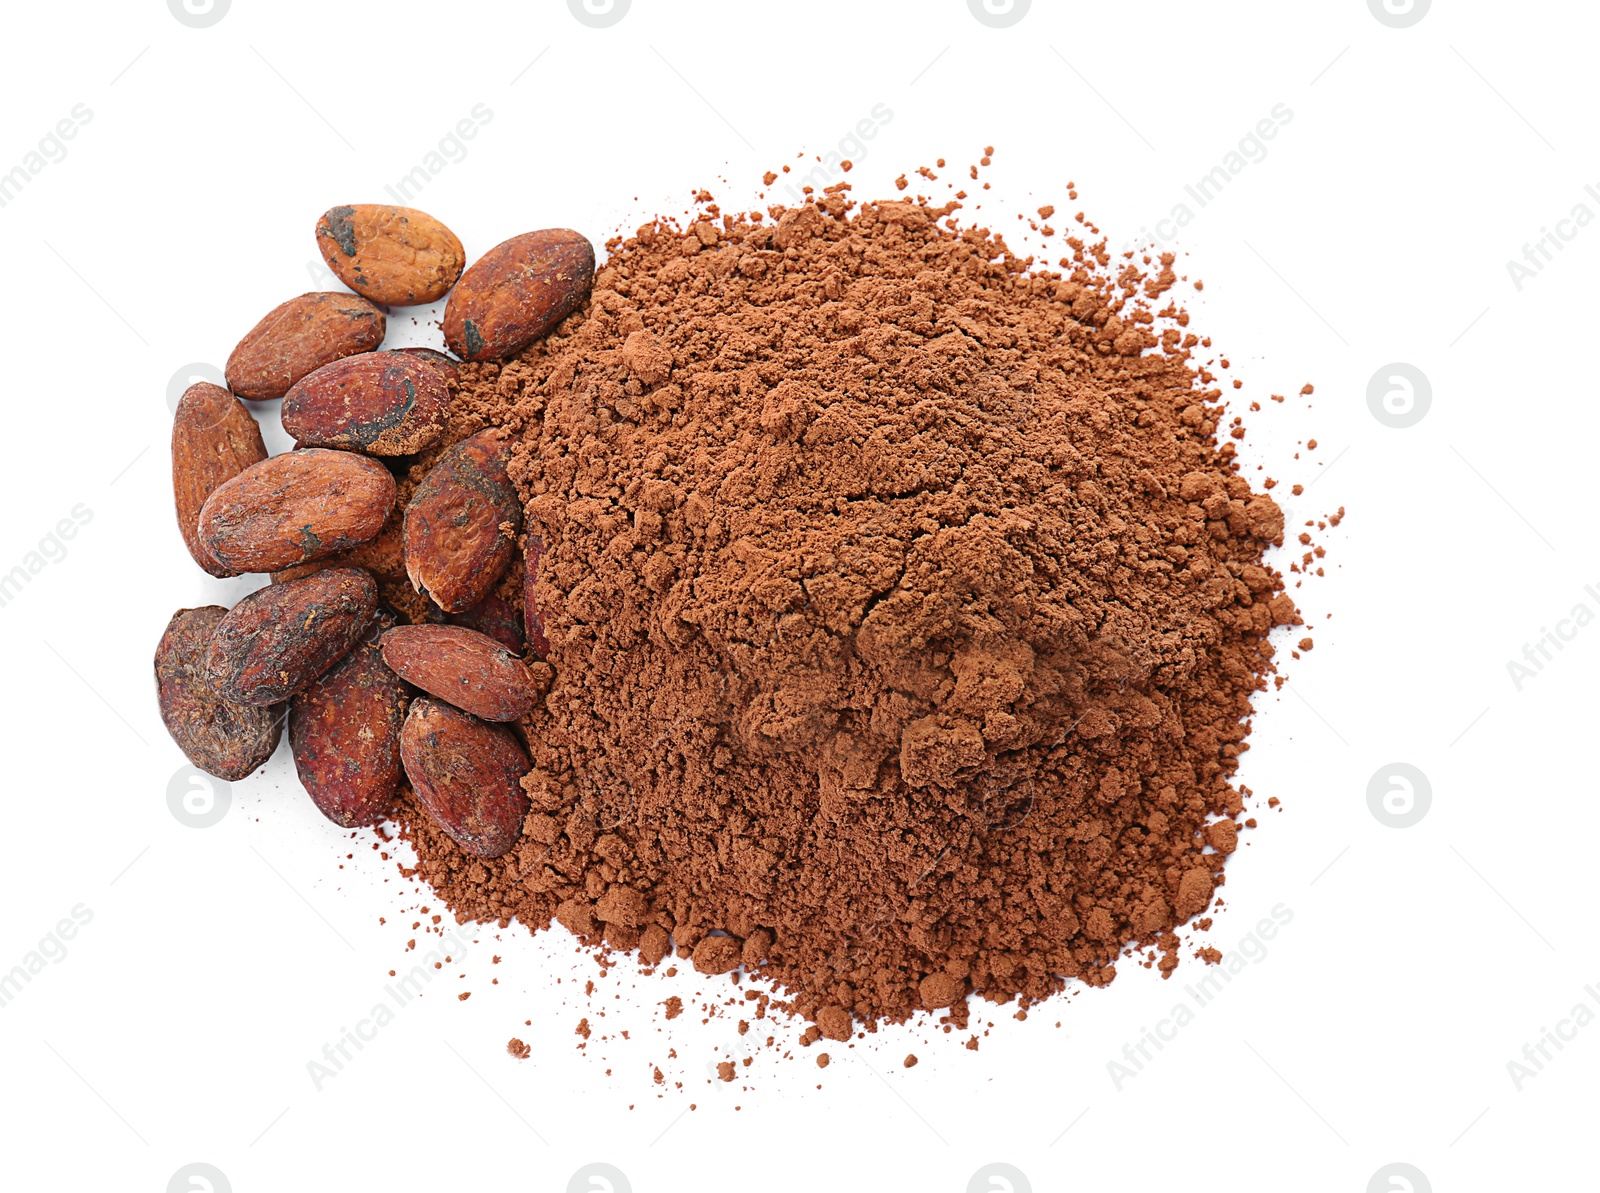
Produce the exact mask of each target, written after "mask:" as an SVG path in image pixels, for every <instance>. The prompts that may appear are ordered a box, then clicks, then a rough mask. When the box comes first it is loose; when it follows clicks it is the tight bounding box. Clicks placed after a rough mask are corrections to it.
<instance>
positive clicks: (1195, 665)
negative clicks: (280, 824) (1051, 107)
mask: <svg viewBox="0 0 1600 1193" xmlns="http://www.w3.org/2000/svg"><path fill="white" fill-rule="evenodd" d="M955 206H956V205H955V204H951V205H950V206H949V207H943V208H941V207H932V206H928V205H927V204H926V203H919V202H913V201H896V202H889V201H884V202H875V203H865V204H860V205H855V204H851V203H849V202H847V200H846V197H845V196H844V195H843V194H838V193H836V194H831V195H829V196H827V197H826V198H825V199H823V200H822V201H821V202H807V203H806V204H805V205H804V206H802V207H799V208H788V209H785V208H783V207H778V206H774V207H772V208H770V209H769V213H768V214H769V215H770V216H771V219H769V220H765V221H761V222H757V221H755V220H751V219H749V218H747V217H743V216H732V215H728V216H724V217H723V218H722V219H721V221H720V222H719V223H718V224H716V225H712V224H710V223H709V222H707V221H706V220H704V219H703V218H701V219H697V220H696V221H695V222H693V223H692V224H691V225H690V227H689V229H688V230H685V229H684V228H682V227H680V226H678V225H677V224H674V223H672V222H670V221H665V220H657V221H655V222H653V223H651V224H647V225H645V227H644V228H642V229H640V232H639V234H638V235H636V236H633V237H628V238H626V239H622V238H618V239H617V240H615V241H613V242H612V243H611V244H610V245H608V248H609V250H610V257H609V260H608V261H607V262H606V264H605V266H604V267H603V268H602V269H601V270H600V272H599V274H598V276H597V278H596V281H595V289H594V293H593V296H592V298H591V300H590V302H589V304H588V305H587V306H586V307H585V308H584V309H582V310H581V311H579V312H577V313H575V314H574V315H573V316H571V317H570V318H569V319H567V320H566V322H565V323H564V324H563V325H562V326H561V327H560V328H559V329H558V330H557V331H556V332H555V333H554V334H552V335H551V336H550V337H549V338H547V339H546V340H544V341H542V342H540V343H538V344H535V345H534V346H533V347H532V348H530V349H528V350H527V351H526V352H525V353H524V354H523V355H522V356H521V357H520V358H518V359H515V360H512V361H509V362H507V363H505V364H504V365H467V366H464V367H463V369H462V374H463V381H462V392H461V395H460V397H459V401H458V408H457V409H458V412H459V413H458V418H459V419H464V420H465V422H466V423H468V424H472V423H495V424H498V425H504V426H508V427H510V428H512V429H513V431H514V432H515V433H516V435H517V436H518V446H517V449H516V451H515V454H514V458H513V463H512V476H513V479H514V480H515V481H516V482H517V483H518V485H519V488H520V490H521V492H522V495H523V498H524V501H525V505H526V516H527V538H526V541H525V548H527V546H528V545H529V544H532V543H533V542H534V540H535V539H537V540H538V544H539V546H540V547H541V549H542V555H537V556H536V557H537V558H538V569H537V576H536V581H535V583H534V584H533V585H532V587H531V592H532V595H533V600H534V602H535V604H536V605H537V608H538V613H539V616H540V618H541V619H542V622H543V632H544V634H545V636H546V637H547V638H548V642H549V653H548V656H547V657H548V661H549V662H550V663H551V664H552V665H553V667H554V679H553V681H552V682H551V684H550V687H549V690H548V693H547V694H546V696H545V698H544V700H543V702H542V704H541V705H540V706H539V707H538V708H536V710H535V712H534V714H533V715H532V716H531V717H530V719H529V720H527V721H526V722H524V724H523V725H522V730H523V731H524V734H525V736H526V739H527V742H528V745H529V751H530V754H531V756H532V759H533V764H534V768H533V771H532V773H531V774H530V775H529V776H528V778H527V779H526V780H525V781H524V786H525V788H526V789H527V792H528V795H529V798H530V800H531V801H532V808H531V810H530V812H529V814H528V821H527V823H526V825H525V828H524V835H523V838H522V841H521V843H520V844H519V846H518V847H517V848H516V849H514V850H513V851H512V852H511V853H510V854H508V855H507V856H506V857H504V858H500V859H495V860H493V861H486V862H480V861H478V860H477V859H467V858H465V857H463V856H459V855H458V854H457V853H455V852H454V851H453V847H452V846H451V845H450V843H449V842H448V841H446V840H443V839H442V838H441V837H440V836H439V835H438V834H434V833H431V832H430V831H429V830H428V829H427V826H426V825H424V824H421V823H419V822H418V821H417V819H416V818H412V820H411V823H410V824H409V825H408V827H407V833H408V835H409V836H410V837H411V838H412V840H413V841H414V843H416V845H417V847H418V850H419V853H420V854H421V855H422V857H423V858H424V864H423V867H422V868H423V871H424V874H425V876H426V877H427V878H428V880H429V881H430V882H432V883H433V884H434V886H435V887H436V888H438V889H439V890H440V891H441V892H442V893H443V894H444V896H445V897H446V898H447V899H448V900H449V901H450V903H451V906H452V907H453V908H454V909H455V910H456V912H457V913H458V915H462V916H467V917H471V918H499V919H502V920H504V919H506V918H507V917H508V915H509V914H510V912H511V910H512V909H514V911H515V914H516V916H517V917H518V918H520V919H522V920H523V922H524V923H526V924H528V925H530V926H532V927H534V928H536V929H542V928H544V927H547V926H548V925H549V924H550V923H551V921H552V920H559V921H560V922H561V923H562V924H564V925H566V926H567V927H568V928H569V929H571V930H572V931H574V932H575V933H577V934H578V935H579V936H580V938H582V939H583V940H585V942H586V943H589V944H591V945H602V944H605V945H610V946H611V947H614V948H621V949H631V948H636V947H637V948H640V949H641V951H642V952H644V953H645V954H646V956H645V960H646V961H647V963H650V964H654V963H656V962H658V961H660V960H661V959H662V957H664V956H665V955H666V953H667V950H668V948H669V947H675V948H676V951H677V955H678V956H679V957H680V958H692V959H693V960H692V963H693V965H694V967H695V969H696V970H697V971H698V972H699V973H701V974H721V973H729V972H732V971H735V970H738V969H739V968H740V967H741V966H742V967H744V968H745V969H746V970H749V971H751V972H752V973H754V974H757V975H759V976H762V977H765V978H768V979H771V980H774V981H775V982H776V983H777V984H778V986H779V989H780V990H781V991H782V992H783V994H784V996H785V997H786V998H787V999H789V1000H790V1001H789V1002H788V1004H787V1006H788V1008H789V1009H792V1010H794V1011H796V1012H798V1013H800V1014H803V1015H805V1016H806V1017H808V1018H811V1019H814V1020H815V1021H816V1022H817V1023H818V1024H820V1025H821V1027H820V1031H819V1034H820V1035H823V1036H825V1037H826V1038H828V1039H832V1040H847V1039H849V1038H850V1035H851V1031H852V1027H853V1024H854V1022H855V1021H857V1020H860V1021H863V1022H873V1021H876V1020H880V1019H889V1020H896V1021H898V1020H903V1019H905V1018H906V1017H908V1016H909V1015H911V1014H912V1013H913V1012H916V1011H918V1010H932V1011H935V1012H936V1013H938V1014H940V1015H942V1016H945V1017H947V1019H948V1021H949V1022H951V1023H954V1024H955V1025H956V1026H957V1027H964V1026H965V1022H966V1016H967V1012H966V999H967V997H968V995H969V994H970V993H977V994H980V995H982V996H983V997H985V998H988V999H991V1000H994V1001H997V1002H998V1001H1006V1000H1009V999H1012V998H1014V997H1017V996H1021V997H1022V998H1023V999H1024V1005H1026V1002H1027V1001H1028V1000H1035V999H1038V998H1042V997H1045V996H1047V995H1049V994H1052V993H1054V992H1056V991H1058V990H1060V989H1061V988H1062V986H1063V984H1064V983H1065V982H1066V981H1067V980H1068V979H1073V978H1077V979H1081V980H1082V981H1084V982H1086V983H1088V984H1091V985H1101V984H1104V983H1106V982H1108V981H1110V980H1111V979H1112V978H1113V977H1114V975H1115V962H1116V960H1117V959H1118V957H1119V955H1120V954H1121V953H1122V952H1123V950H1124V949H1125V948H1126V947H1127V946H1129V945H1130V944H1134V943H1143V944H1146V945H1153V944H1154V943H1156V942H1158V941H1161V942H1163V943H1162V946H1161V947H1162V948H1163V949H1164V951H1166V952H1168V953H1170V954H1171V955H1172V957H1173V961H1172V964H1176V952H1175V950H1176V948H1177V942H1176V938H1175V937H1174V936H1172V934H1171V929H1172V928H1174V927H1175V926H1176V925H1177V924H1179V923H1181V922H1183V921H1184V920H1186V919H1187V918H1189V917H1191V916H1194V915H1196V914H1197V913H1199V912H1200V911H1202V910H1204V909H1205V908H1206V907H1207V906H1208V905H1209V903H1210V902H1211V899H1212V896H1213V892H1214V890H1215V888H1216V886H1217V885H1219V884H1220V883H1221V881H1222V878H1223V873H1222V871H1223V863H1224V861H1225V859H1226V857H1227V856H1228V854H1229V853H1231V852H1232V851H1233V847H1234V846H1235V845H1236V839H1237V838H1236V834H1237V829H1236V826H1235V824H1234V821H1235V818H1236V817H1238V816H1239V815H1240V814H1241V813H1242V811H1243V807H1244V802H1243V797H1242V796H1241V794H1240V792H1239V791H1238V789H1237V788H1236V787H1235V786H1234V784H1233V783H1232V782H1231V777H1232V775H1233V774H1234V772H1235V770H1236V768H1237V765H1238V757H1239V754H1240V753H1241V752H1242V751H1243V750H1244V749H1246V748H1247V745H1246V743H1245V737H1246V735H1247V732H1248V718H1249V716H1250V711H1251V710H1250V698H1251V695H1252V693H1253V692H1255V691H1256V690H1259V689H1261V688H1263V687H1264V686H1265V683H1266V676H1267V675H1268V674H1269V673H1270V672H1271V670H1272V658H1273V648H1272V646H1271V644H1270V643H1269V641H1268V635H1269V633H1270V632H1271V631H1272V630H1273V628H1274V627H1276V626H1280V625H1285V624H1291V623H1295V622H1297V621H1298V617H1297V615H1296V612H1295V609H1294V605H1293V602H1292V601H1291V600H1290V599H1289V598H1288V597H1287V596H1286V595H1285V594H1284V592H1283V580H1282V577H1281V575H1280V574H1279V573H1278V572H1277V571H1275V570H1274V569H1272V568H1271V567H1269V566H1267V565H1266V564H1265V563H1264V561H1263V556H1264V552H1265V551H1266V550H1267V549H1268V548H1269V547H1270V546H1272V545H1281V543H1282V540H1283V515H1282V513H1281V511H1280V510H1279V508H1278V507H1277V505H1276V504H1275V503H1274V502H1273V501H1272V499H1271V498H1270V497H1268V496H1267V495H1266V494H1265V493H1257V492H1254V491H1253V490H1252V489H1251V486H1250V484H1249V482H1248V481H1247V480H1245V479H1244V478H1242V477H1241V476H1239V475H1238V471H1237V466H1236V465H1235V464H1234V463H1233V459H1234V455H1235V451H1236V448H1235V445H1234V443H1233V442H1231V441H1228V442H1224V443H1223V444H1222V445H1221V446H1219V443H1218V436H1217V433H1216V432H1217V428H1218V426H1219V423H1220V421H1221V419H1222V407H1221V405H1220V402H1221V393H1220V391H1219V390H1217V389H1212V388H1207V384H1208V381H1209V375H1208V374H1204V373H1203V371H1202V370H1201V368H1200V367H1199V366H1198V365H1196V364H1195V363H1193V362H1192V361H1191V359H1190V350H1191V349H1192V348H1193V347H1194V345H1195V344H1196V343H1197V338H1196V337H1195V336H1193V335H1190V334H1187V333H1186V331H1185V330H1184V329H1185V328H1186V326H1187V322H1188V317H1187V315H1185V314H1183V313H1182V312H1181V311H1179V310H1178V309H1177V308H1176V307H1175V306H1173V305H1168V306H1166V307H1165V308H1164V309H1162V310H1159V311H1157V310H1152V309H1151V302H1152V300H1160V297H1161V295H1162V294H1163V291H1164V290H1166V289H1168V288H1170V286H1171V284H1172V279H1173V275H1172V270H1171V266H1172V259H1171V258H1170V257H1169V256H1168V257H1162V258H1161V259H1160V260H1159V262H1156V263H1154V264H1153V266H1152V267H1150V268H1147V269H1141V268H1140V267H1139V266H1138V265H1137V264H1135V263H1134V262H1133V261H1131V260H1126V259H1121V260H1118V261H1116V262H1113V259H1112V258H1111V256H1110V255H1109V253H1108V252H1107V251H1106V249H1105V246H1104V244H1103V243H1101V244H1085V243H1083V242H1082V241H1078V240H1070V241H1069V244H1070V246H1071V250H1072V256H1071V257H1068V258H1063V259H1062V261H1061V263H1060V264H1061V269H1060V270H1059V271H1057V270H1052V269H1047V268H1044V267H1042V266H1040V265H1039V264H1038V263H1035V262H1034V261H1033V260H1032V259H1031V258H1030V259H1019V258H1018V257H1016V256H1014V255H1013V254H1012V253H1011V252H1010V250H1009V249H1008V248H1007V247H1006V245H1005V243H1004V240H1003V239H1002V238H1001V237H1000V236H999V235H996V234H992V233H990V232H988V231H987V230H985V229H981V228H974V227H963V226H959V225H958V224H957V223H956V221H955V220H954V219H952V218H950V217H951V215H952V212H953V209H954V207H955ZM1145 264H1146V265H1147V266H1151V263H1150V262H1149V259H1148V258H1146V261H1145ZM1152 275H1154V276H1152ZM526 553H527V554H529V555H534V554H535V553H534V552H533V551H532V550H527V551H526ZM530 624H531V623H530ZM1224 824H1226V825H1227V827H1226V828H1222V827H1220V826H1222V825H1224ZM1166 941H1170V942H1171V943H1170V947H1169V945H1168V944H1167V943H1166ZM1163 972H1164V973H1167V972H1170V968H1169V967H1168V966H1166V965H1165V964H1164V965H1163ZM676 1001H677V1000H676V999H673V1000H669V1001H668V1017H669V1018H670V1017H672V1015H673V1014H674V1008H673V1006H672V1003H674V1002H676ZM911 1063H914V1061H913V1062H911Z"/></svg>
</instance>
